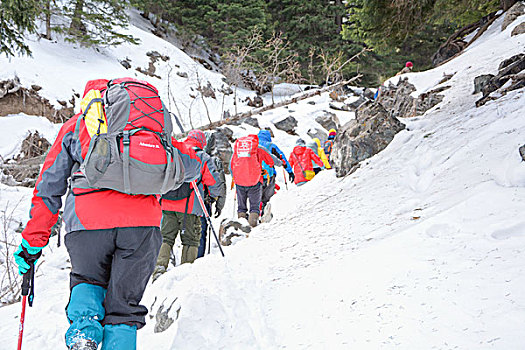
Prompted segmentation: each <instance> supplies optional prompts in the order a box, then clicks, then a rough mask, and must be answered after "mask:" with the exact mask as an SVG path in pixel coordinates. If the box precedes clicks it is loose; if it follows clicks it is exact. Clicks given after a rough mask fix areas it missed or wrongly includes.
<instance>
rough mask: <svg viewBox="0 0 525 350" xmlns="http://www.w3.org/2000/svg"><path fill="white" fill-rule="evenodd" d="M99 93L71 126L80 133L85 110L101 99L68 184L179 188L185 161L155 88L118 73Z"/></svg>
mask: <svg viewBox="0 0 525 350" xmlns="http://www.w3.org/2000/svg"><path fill="white" fill-rule="evenodd" d="M101 93H102V97H101V98H94V99H93V100H91V101H89V103H88V104H87V106H86V108H85V109H84V110H83V111H82V114H81V115H80V116H79V118H78V121H77V125H76V127H75V137H76V138H78V135H79V129H80V123H81V121H82V120H85V122H86V127H88V120H87V118H86V116H87V115H88V112H89V111H90V109H92V108H93V107H92V106H96V105H97V103H98V104H99V105H100V104H101V105H102V109H101V112H100V114H101V115H100V118H99V119H100V120H99V122H100V124H101V125H98V130H97V131H96V132H95V133H94V134H93V135H90V136H91V141H90V143H89V149H88V151H87V154H86V157H85V159H84V161H83V163H82V164H80V166H79V169H78V171H76V172H75V173H74V174H73V175H72V187H73V188H97V189H99V188H102V189H112V190H116V191H119V192H123V193H128V194H163V193H166V192H168V191H170V190H173V189H176V188H178V187H179V186H180V185H181V184H182V182H183V179H184V166H183V164H182V160H181V159H180V157H179V155H178V153H177V152H176V151H175V150H174V148H173V146H172V144H171V133H172V128H173V127H172V123H171V116H170V114H169V111H168V110H167V109H166V107H165V106H164V104H163V103H162V101H161V99H160V97H159V94H158V91H157V89H155V87H153V86H152V85H150V84H149V83H147V82H145V81H140V80H136V79H133V78H122V79H115V80H111V81H109V82H108V84H107V87H106V89H104V90H102V91H101ZM99 95H100V94H99ZM102 124H107V125H102ZM101 126H103V128H101ZM101 130H103V131H101ZM83 153H84V152H83Z"/></svg>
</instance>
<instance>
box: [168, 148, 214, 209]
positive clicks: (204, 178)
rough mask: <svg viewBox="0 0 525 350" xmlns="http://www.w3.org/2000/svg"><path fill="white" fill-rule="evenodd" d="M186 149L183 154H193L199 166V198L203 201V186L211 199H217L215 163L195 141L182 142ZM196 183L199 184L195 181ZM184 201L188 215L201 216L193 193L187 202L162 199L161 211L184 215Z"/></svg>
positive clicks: (184, 200) (198, 204)
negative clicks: (206, 188)
mask: <svg viewBox="0 0 525 350" xmlns="http://www.w3.org/2000/svg"><path fill="white" fill-rule="evenodd" d="M182 144H184V146H185V147H186V150H185V152H187V153H188V154H193V155H195V157H197V160H198V161H199V164H200V179H201V181H200V183H199V184H198V187H199V192H200V194H201V197H202V198H203V199H204V186H203V185H206V186H207V187H208V191H209V193H210V196H211V197H214V198H217V197H218V196H219V195H220V178H219V172H218V171H217V169H216V168H215V162H214V161H213V160H212V159H211V157H210V156H209V155H208V154H207V153H206V152H204V151H203V150H202V145H200V144H198V142H197V141H195V139H192V138H188V139H186V140H185V141H184V142H182ZM197 182H199V181H198V180H197ZM186 201H188V211H187V213H188V214H194V215H198V216H203V215H204V212H203V211H202V208H201V206H200V203H199V200H198V199H197V198H195V191H192V192H191V195H190V197H189V200H188V199H186V198H184V199H180V200H177V201H175V200H168V199H162V202H161V203H162V210H169V211H176V212H179V213H184V211H185V209H186Z"/></svg>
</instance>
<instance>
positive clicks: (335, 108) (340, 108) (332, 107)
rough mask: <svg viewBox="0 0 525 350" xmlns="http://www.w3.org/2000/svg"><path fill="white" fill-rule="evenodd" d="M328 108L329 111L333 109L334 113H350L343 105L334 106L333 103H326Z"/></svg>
mask: <svg viewBox="0 0 525 350" xmlns="http://www.w3.org/2000/svg"><path fill="white" fill-rule="evenodd" d="M328 107H330V108H331V109H334V110H336V111H343V112H349V111H350V108H349V107H348V106H347V105H345V104H344V103H338V104H335V103H332V102H330V103H328Z"/></svg>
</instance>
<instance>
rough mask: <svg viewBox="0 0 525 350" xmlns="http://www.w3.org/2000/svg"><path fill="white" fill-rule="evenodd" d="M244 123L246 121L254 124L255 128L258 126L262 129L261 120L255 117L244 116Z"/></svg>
mask: <svg viewBox="0 0 525 350" xmlns="http://www.w3.org/2000/svg"><path fill="white" fill-rule="evenodd" d="M242 123H246V124H248V125H251V126H253V127H254V128H257V129H260V128H261V127H260V126H259V121H258V120H257V119H255V118H252V117H247V118H244V119H242V120H241V124H242Z"/></svg>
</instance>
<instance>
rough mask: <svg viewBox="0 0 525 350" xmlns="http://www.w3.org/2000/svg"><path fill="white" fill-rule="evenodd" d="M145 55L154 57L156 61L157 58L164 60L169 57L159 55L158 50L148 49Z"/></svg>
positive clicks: (167, 59)
mask: <svg viewBox="0 0 525 350" xmlns="http://www.w3.org/2000/svg"><path fill="white" fill-rule="evenodd" d="M146 56H148V57H150V58H154V59H155V62H156V61H157V60H158V59H161V60H163V61H164V62H166V61H169V59H170V57H169V56H164V55H161V54H160V53H159V52H158V51H149V52H147V53H146Z"/></svg>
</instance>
